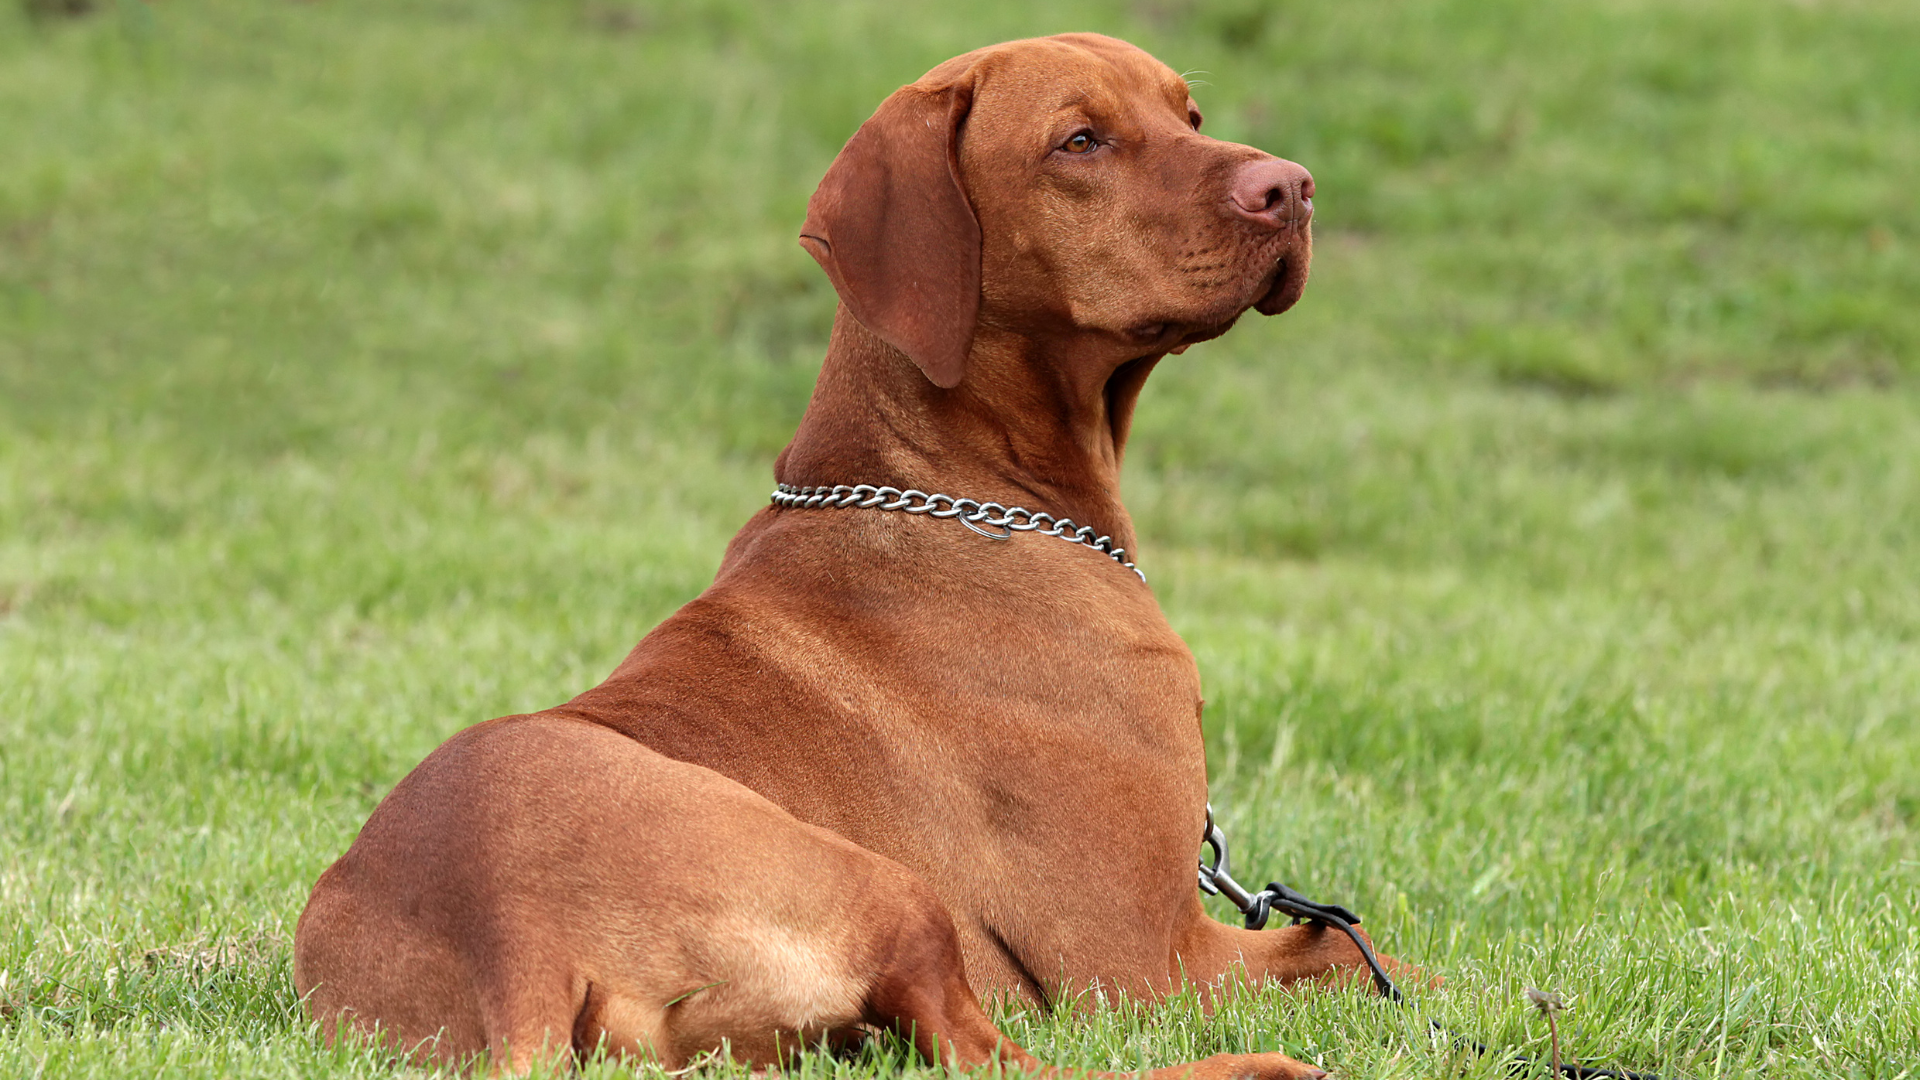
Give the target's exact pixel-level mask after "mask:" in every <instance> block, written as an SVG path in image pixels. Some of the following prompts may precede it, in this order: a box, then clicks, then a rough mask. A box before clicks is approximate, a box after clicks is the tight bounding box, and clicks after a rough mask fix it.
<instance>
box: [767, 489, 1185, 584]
mask: <svg viewBox="0 0 1920 1080" xmlns="http://www.w3.org/2000/svg"><path fill="white" fill-rule="evenodd" d="M773 505H775V506H778V507H780V508H782V509H787V510H799V509H806V510H812V509H815V508H817V507H822V506H831V507H852V508H855V509H859V510H902V511H905V512H906V513H909V514H926V515H928V516H929V517H937V518H959V519H960V524H962V525H965V526H966V527H967V528H969V529H972V530H973V531H974V532H977V533H979V534H980V535H981V536H984V537H986V538H988V539H989V540H1009V539H1012V537H1013V534H1014V533H1017V532H1033V533H1039V534H1040V535H1041V536H1057V537H1059V538H1060V539H1062V540H1065V541H1066V542H1067V543H1069V544H1085V545H1086V546H1088V547H1090V548H1092V549H1094V550H1095V551H1098V552H1099V553H1101V554H1102V555H1105V556H1106V557H1107V558H1109V559H1112V560H1113V561H1114V562H1117V563H1119V564H1120V565H1121V566H1124V567H1126V568H1127V569H1129V570H1131V571H1133V572H1134V574H1136V575H1138V577H1139V578H1140V580H1141V581H1145V580H1147V575H1146V574H1144V573H1141V571H1140V568H1139V567H1137V566H1135V565H1133V563H1131V562H1129V561H1127V549H1126V548H1122V547H1115V546H1113V537H1111V536H1100V535H1097V533H1096V531H1095V530H1094V528H1093V527H1092V526H1090V525H1075V524H1074V523H1073V519H1071V518H1056V517H1054V516H1053V515H1052V514H1044V513H1035V512H1033V511H1032V510H1028V509H1027V508H1026V507H1024V506H1002V505H1000V504H999V503H997V502H984V503H983V502H980V501H978V500H976V499H956V498H954V497H953V496H951V495H929V494H927V493H926V492H924V491H919V490H916V489H914V488H907V489H906V490H904V491H903V490H901V489H900V488H896V487H875V486H873V485H872V484H835V485H833V486H832V487H827V486H826V485H824V484H823V485H820V486H818V487H796V486H794V485H793V484H780V485H777V486H776V487H775V488H774V489H773ZM994 529H999V530H1000V531H999V532H993V531H991V530H994Z"/></svg>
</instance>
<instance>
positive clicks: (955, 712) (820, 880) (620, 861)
mask: <svg viewBox="0 0 1920 1080" xmlns="http://www.w3.org/2000/svg"><path fill="white" fill-rule="evenodd" d="M1200 127H1201V114H1200V111H1199V109H1198V107H1197V106H1196V105H1195V104H1194V102H1193V99H1192V97H1191V96H1190V94H1189V92H1188V87H1187V84H1186V83H1185V81H1184V80H1182V79H1181V78H1180V76H1178V75H1176V74H1175V73H1174V72H1173V71H1172V70H1171V69H1169V68H1167V67H1166V66H1165V65H1163V64H1161V63H1160V62H1159V61H1157V60H1155V59H1153V58H1152V57H1151V56H1149V55H1148V54H1146V53H1145V52H1143V51H1141V50H1139V49H1137V48H1135V47H1133V46H1131V45H1128V44H1126V43H1125V42H1121V41H1118V40H1115V39H1113V38H1108V37H1103V36H1099V35H1093V34H1069V35H1063V36H1059V37H1052V38H1041V39H1032V40H1026V41H1016V42H1010V43H1006V44H1002V45H995V46H991V47H988V48H984V49H980V50H977V51H974V52H971V53H967V54H965V55H963V56H959V57H956V58H954V59H952V60H949V61H947V62H946V63H943V64H941V65H939V66H938V67H935V68H934V69H933V70H932V71H930V72H928V73H927V74H926V75H925V76H924V77H922V78H921V79H920V80H918V81H917V82H914V83H912V84H910V85H908V86H905V87H902V88H901V89H900V90H898V91H897V92H895V93H894V94H893V95H891V96H890V97H888V98H887V99H886V101H885V102H883V103H882V104H881V106H880V107H879V109H878V110H877V111H876V112H875V113H874V115H873V116H872V117H871V118H870V119H869V120H868V121H867V122H866V123H865V124H863V125H862V126H861V127H860V129H859V130H858V131H857V132H856V133H855V134H854V135H853V137H852V138H851V139H850V140H849V141H848V142H847V144H846V146H845V148H844V149H843V150H842V151H841V152H840V154H839V156H838V157H837V158H836V159H835V160H834V162H833V164H832V166H831V167H830V168H829V169H828V171H827V173H826V175H825V177H824V178H823V179H822V181H821V183H820V186H819V188H818V190H817V191H816V192H815V194H814V196H813V199H812V201H811V202H810V204H809V206H808V213H807V219H806V223H805V225H804V227H803V229H802V233H801V243H802V245H803V246H804V247H805V248H806V250H807V251H808V252H809V253H810V254H811V255H812V256H813V258H814V259H815V260H816V261H817V262H819V264H820V265H821V267H822V268H823V269H824V270H825V272H826V273H827V275H828V277H829V278H830V279H831V280H832V283H833V285H834V288H835V290H836V292H837V294H838V297H839V307H838V309H837V312H836V315H835V320H834V326H833V332H832V337H831V339H830V343H829V345H828V349H827V354H826V356H825V358H824V360H823V362H822V366H821V371H820V376H819V379H818V382H817V385H816V388H815V391H814V394H813V397H812V400H811V401H810V403H809V405H808V407H807V411H806V414H805V416H804V418H803V419H802V421H801V423H800V426H799V429H798V431H797V432H796V433H795V436H794V438H793V441H792V443H791V444H790V445H789V446H788V447H787V448H786V449H785V450H784V451H783V452H782V453H781V454H780V456H779V458H778V459H777V461H776V463H775V470H774V471H775V478H776V481H777V482H778V484H779V488H778V491H777V494H776V497H775V499H774V501H773V503H772V504H771V505H769V506H768V507H767V508H765V509H763V510H761V511H760V512H759V513H758V514H756V515H755V516H754V517H753V518H752V519H751V520H750V521H749V522H748V523H747V524H746V526H745V527H744V528H743V529H742V530H741V531H740V533H739V534H738V535H737V536H736V537H735V538H734V540H733V541H732V542H731V544H730V545H729V546H728V548H727V552H726V555H725V557H724V559H723V561H722V563H721V566H720V569H719V571H718V573H717V574H716V576H715V579H714V582H713V584H712V586H711V587H710V588H708V589H707V590H706V591H705V592H704V593H702V594H701V595H700V596H699V597H698V598H696V599H694V600H693V601H691V602H690V603H688V604H687V605H686V606H685V607H684V608H682V609H681V610H680V611H679V612H678V613H676V614H675V615H673V616H672V617H670V618H669V619H667V620H666V621H665V622H664V623H662V624H661V625H660V626H659V627H657V628H656V629H655V630H654V631H653V632H651V633H650V634H648V635H647V636H646V637H645V639H643V640H642V641H641V642H640V643H639V645H637V646H636V647H635V648H634V650H633V651H632V653H630V654H629V655H628V656H627V658H626V659H625V660H624V661H623V662H622V663H621V664H620V665H619V666H618V668H617V669H616V670H615V671H614V672H613V673H612V675H611V676H609V677H608V679H607V680H606V681H605V682H603V683H601V684H600V685H599V686H597V687H594V688H593V689H591V690H588V691H586V692H585V693H583V694H581V695H579V696H578V697H576V698H574V699H573V700H572V701H569V702H567V703H565V704H564V705H560V706H557V707H555V708H552V709H548V710H546V711H544V712H541V713H537V714H532V715H528V716H518V717H506V718H502V719H499V720H494V721H491V722H488V723H485V724H481V725H479V726H477V727H474V728H469V729H467V730H466V731H464V732H461V733H460V734H458V735H456V736H454V737H453V738H452V739H451V740H449V741H448V742H447V743H446V744H445V745H444V746H442V747H441V748H440V749H438V750H436V751H435V752H434V753H433V754H432V755H431V756H429V757H428V758H427V760H426V761H425V762H423V763H422V764H421V765H420V766H419V768H417V769H416V770H415V771H414V772H413V773H412V774H410V775H409V776H408V777H407V778H406V779H405V780H404V781H402V782H401V784H400V785H399V786H397V787H396V788H395V789H394V791H393V792H392V794H390V795H389V796H388V797H387V798H386V799H385V800H384V801H383V802H382V803H381V804H380V806H379V807H378V808H377V809H376V810H375V811H374V813H373V815H372V817H371V819H370V820H369V821H368V823H367V825H366V827H365V829H364V830H363V831H362V832H361V834H360V835H359V837H358V838H357V839H356V840H355V841H354V843H353V845H352V847H351V848H350V849H349V850H348V852H347V853H346V854H345V855H344V856H343V857H342V858H341V859H340V861H339V862H337V863H335V864H334V865H333V867H331V868H330V869H328V870H327V871H326V873H325V874H323V875H322V876H321V878H320V880H319V882H318V883H317V884H316V885H315V886H314V890H313V894H312V897H311V899H310V900H309V903H308V906H307V908H306V910H305V912H304V913H303V914H302V916H301V919H300V923H299V926H298V929H297V931H296V935H295V947H294V948H295V957H294V980H295V985H296V987H297V988H298V990H299V991H300V993H301V994H303V995H305V996H306V1000H307V1003H308V1007H309V1009H310V1010H311V1013H312V1015H313V1016H315V1017H316V1018H317V1019H319V1020H320V1021H321V1023H322V1025H323V1027H326V1028H327V1029H328V1030H329V1031H331V1030H333V1028H334V1027H337V1026H338V1025H339V1024H341V1023H347V1024H350V1025H356V1026H358V1027H359V1028H361V1029H363V1030H377V1031H379V1032H380V1033H381V1037H383V1038H386V1039H387V1040H388V1041H389V1042H391V1043H393V1044H395V1045H404V1046H407V1047H414V1048H419V1052H421V1053H423V1054H426V1055H428V1056H437V1057H441V1058H458V1057H461V1056H464V1055H468V1054H473V1053H476V1052H480V1051H486V1052H487V1053H489V1054H490V1055H491V1057H492V1059H493V1060H494V1062H495V1063H496V1065H497V1066H499V1067H511V1068H514V1069H523V1068H526V1067H528V1066H529V1065H530V1063H531V1062H532V1061H533V1060H535V1058H536V1057H537V1056H539V1055H541V1054H545V1053H556V1052H563V1051H569V1050H570V1051H573V1052H582V1053H584V1052H588V1051H591V1050H592V1049H593V1048H594V1047H596V1046H606V1047H609V1048H611V1049H614V1050H619V1051H623V1052H627V1053H634V1054H643V1055H651V1056H652V1057H654V1058H655V1059H657V1060H659V1061H661V1062H663V1063H665V1064H667V1065H669V1066H671V1067H677V1066H678V1065H679V1064H682V1063H684V1062H686V1061H688V1060H690V1059H692V1058H693V1057H695V1056H697V1055H698V1054H699V1053H701V1052H703V1051H708V1050H713V1049H716V1048H719V1047H722V1046H724V1047H726V1048H727V1052H729V1053H731V1054H732V1055H733V1056H735V1057H736V1058H739V1059H740V1060H743V1061H750V1062H755V1063H772V1062H776V1061H778V1060H781V1059H783V1057H784V1055H786V1054H788V1053H791V1052H792V1050H793V1049H794V1048H797V1047H801V1046H806V1045H812V1044H814V1043H817V1042H819V1041H821V1040H823V1039H824V1040H826V1041H828V1042H829V1043H832V1042H835V1041H838V1040H843V1039H845V1038H850V1037H852V1036H853V1034H854V1033H856V1032H857V1031H859V1030H862V1029H864V1028H869V1027H891V1028H894V1029H896V1030H901V1031H903V1032H908V1033H910V1035H911V1037H912V1038H913V1040H914V1044H915V1046H916V1047H918V1048H919V1049H920V1051H921V1052H922V1053H924V1054H926V1055H927V1056H928V1057H929V1059H930V1060H936V1061H947V1062H950V1063H954V1064H960V1065H977V1064H981V1063H987V1062H993V1061H998V1062H1002V1063H1005V1064H1010V1065H1015V1066H1018V1067H1023V1068H1024V1067H1027V1066H1028V1065H1029V1064H1030V1059H1029V1058H1027V1057H1026V1056H1025V1054H1024V1052H1023V1051H1021V1050H1019V1049H1018V1048H1017V1047H1015V1046H1013V1045H1012V1044H1011V1043H1010V1042H1008V1041H1007V1040H1006V1039H1005V1037H1004V1036H1002V1035H1001V1034H1000V1033H999V1032H998V1031H996V1030H995V1029H994V1028H993V1026H992V1024H991V1022H990V1021H988V1020H987V1019H986V1018H985V1015H984V1014H983V1013H982V1012H981V1009H980V1005H979V997H980V996H984V995H1010V996H1013V997H1016V998H1020V999H1025V1000H1028V1001H1031V1002H1034V1003H1037V1004H1039V1005H1041V1006H1043V1007H1053V1006H1055V1005H1057V1004H1060V1003H1062V1002H1065V1001H1068V1000H1085V999H1086V997H1087V996H1088V995H1089V992H1094V993H1097V994H1100V995H1105V994H1119V995H1126V996H1130V997H1135V998H1144V999H1155V998H1159V997H1162V996H1164V995H1166V994H1168V993H1171V992H1173V991H1175V990H1176V989H1178V988H1180V987H1182V986H1193V987H1196V988H1198V989H1199V990H1200V992H1201V993H1202V994H1204V995H1209V1000H1211V997H1210V995H1212V994H1214V993H1218V992H1221V990H1222V989H1223V988H1224V987H1226V986H1227V985H1229V982H1230V981H1232V980H1234V979H1236V978H1239V979H1245V980H1248V981H1252V982H1263V981H1264V982H1275V983H1292V982H1296V981H1300V980H1311V979H1319V978H1322V977H1327V976H1333V977H1343V976H1345V975H1348V974H1351V973H1353V972H1355V971H1357V970H1359V968H1360V965H1361V964H1362V963H1363V961H1362V958H1361V956H1360V953H1359V951H1358V949H1357V948H1356V947H1355V946H1354V945H1353V944H1352V943H1350V942H1348V941H1347V940H1346V939H1345V938H1344V937H1341V936H1339V935H1338V934H1336V933H1335V932H1333V931H1331V930H1328V929H1327V928H1326V927H1324V926H1320V925H1317V924H1306V925H1299V926H1291V927H1286V928H1282V929H1277V930H1267V931H1264V932H1253V931H1248V930H1243V929H1240V928H1238V927H1232V926H1228V925H1225V924H1222V923H1220V922H1217V921H1215V920H1213V919H1211V918H1209V917H1208V916H1207V915H1206V914H1205V912H1204V910H1203V909H1202V907H1201V904H1200V898H1199V894H1198V891H1197V890H1196V887H1195V885H1196V879H1195V856H1196V852H1197V850H1198V847H1199V837H1200V833H1201V830H1202V826H1203V823H1204V822H1205V819H1206V813H1207V810H1206V802H1207V779H1206V761H1205V755H1204V747H1203V744H1202V738H1201V727H1200V713H1201V707H1202V701H1201V694H1200V680H1199V675H1198V671H1197V669H1196V667H1195V664H1194V661H1193V657H1192V654H1191V653H1190V652H1189V651H1188V649H1187V647H1186V645H1185V644H1184V643H1183V642H1182V641H1181V640H1180V638H1179V637H1178V636H1177V635H1176V634H1175V633H1174V632H1173V630H1172V628H1171V627H1170V626H1169V625H1168V624H1167V621H1166V619H1165V617H1164V616H1163V615H1162V613H1161V611H1160V609H1159V606H1158V605H1157V603H1156V602H1155V600H1154V597H1153V593H1152V590H1151V589H1150V588H1149V587H1148V585H1147V584H1146V582H1145V579H1144V577H1143V576H1141V575H1140V574H1139V573H1137V572H1136V570H1135V569H1134V566H1133V563H1132V561H1131V559H1130V558H1129V557H1128V553H1129V552H1130V551H1131V550H1132V549H1133V547H1134V535H1133V527H1132V523H1131V521H1130V520H1129V519H1128V517H1127V513H1126V510H1125V508H1124V507H1123V506H1122V505H1121V502H1120V498H1119V486H1120V485H1119V473H1120V466H1121V459H1122V452H1123V450H1124V447H1125V445H1126V439H1127V433H1128V427H1129V423H1130V420H1131V416H1132V411H1133V407H1134V403H1135V401H1136V399H1137V397H1138V395H1139V393H1140V391H1141V387H1142V384H1143V383H1144V382H1145V380H1146V378H1147V376H1148V374H1149V373H1150V372H1151V371H1152V370H1153V368H1154V366H1155V365H1156V364H1157V363H1159V362H1160V361H1161V360H1162V359H1163V358H1165V357H1166V356H1168V355H1172V354H1177V353H1181V352H1183V351H1185V350H1186V348H1187V347H1188V346H1190V345H1193V344H1194V343H1196V342H1200V341H1205V340H1208V339H1210V338H1213V337H1217V336H1218V335H1220V334H1222V333H1225V332H1226V331H1227V330H1228V329H1229V328H1230V327H1231V326H1232V325H1233V324H1234V323H1235V321H1236V320H1238V319H1239V318H1240V317H1241V316H1242V315H1243V314H1244V313H1245V312H1246V311H1248V310H1256V311H1259V312H1261V313H1262V314H1268V315H1272V314H1278V313H1280V312H1282V311H1285V310H1286V309H1287V308H1289V307H1291V306H1292V305H1293V304H1294V303H1295V301H1297V300H1298V299H1299V297H1300V295H1301V292H1302V290H1303V288H1304V287H1305V284H1306V280H1307V273H1308V267H1309V262H1310V259H1311V254H1312V240H1311V228H1310V222H1311V217H1312V210H1313V204H1312V199H1313V194H1314V188H1313V180H1312V178H1311V176H1310V175H1309V174H1308V173H1307V171H1306V170H1305V169H1304V168H1302V167H1300V166H1299V165H1296V164H1294V163H1292V162H1289V161H1284V160H1281V159H1279V158H1276V157H1273V156H1272V155H1269V154H1267V153H1265V152H1263V151H1260V150H1256V149H1253V148H1251V147H1248V146H1242V145H1238V144H1233V143H1227V142H1221V141H1218V140H1215V139H1212V138H1210V137H1208V136H1206V135H1203V134H1201V133H1200ZM856 485H863V486H856ZM1015 508H1019V509H1015ZM1026 508H1031V509H1026ZM1389 963H1390V964H1391V963H1392V962H1391V961H1389ZM1175 1068H1176V1069H1184V1070H1185V1071H1186V1073H1187V1074H1189V1075H1192V1076H1195V1077H1208V1076H1214V1075H1220V1076H1226V1075H1234V1076H1238V1075H1257V1076H1261V1077H1271V1078H1278V1077H1306V1076H1313V1075H1317V1072H1318V1071H1317V1070H1315V1069H1313V1068H1312V1067H1310V1066H1307V1065H1304V1064H1302V1063H1300V1062H1296V1061H1293V1060H1291V1059H1288V1058H1284V1057H1281V1056H1279V1055H1260V1056H1256V1057H1250V1058H1230V1059H1210V1060H1209V1061H1206V1062H1199V1063H1192V1064H1188V1065H1185V1066H1176V1067H1175Z"/></svg>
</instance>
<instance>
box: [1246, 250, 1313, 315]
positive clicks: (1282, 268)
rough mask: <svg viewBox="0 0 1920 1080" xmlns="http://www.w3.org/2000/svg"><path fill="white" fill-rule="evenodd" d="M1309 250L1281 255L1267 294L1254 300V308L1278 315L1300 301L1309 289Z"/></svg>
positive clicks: (1267, 313)
mask: <svg viewBox="0 0 1920 1080" xmlns="http://www.w3.org/2000/svg"><path fill="white" fill-rule="evenodd" d="M1310 261H1311V260H1310V257H1309V254H1308V252H1307V250H1306V249H1305V248H1304V247H1302V248H1301V249H1299V250H1295V251H1289V252H1287V253H1286V254H1285V255H1283V256H1281V258H1280V262H1279V264H1278V265H1276V266H1275V267H1274V269H1273V283H1272V284H1271V285H1269V286H1267V291H1266V294H1265V295H1264V296H1262V297H1260V299H1258V300H1256V301H1254V302H1253V310H1255V311H1257V312H1259V313H1260V314H1262V315H1278V314H1280V313H1281V312H1283V311H1285V310H1287V309H1288V308H1290V307H1292V306H1293V305H1295V304H1297V303H1299V302H1300V294H1301V293H1304V292H1306V291H1307V266H1308V264H1309V262H1310Z"/></svg>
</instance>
